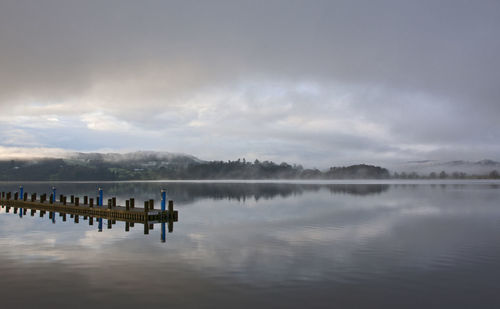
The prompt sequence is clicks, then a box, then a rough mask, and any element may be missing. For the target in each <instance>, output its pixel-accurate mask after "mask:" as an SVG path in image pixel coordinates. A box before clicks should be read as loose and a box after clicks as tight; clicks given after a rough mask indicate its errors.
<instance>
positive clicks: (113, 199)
mask: <svg viewBox="0 0 500 309" xmlns="http://www.w3.org/2000/svg"><path fill="white" fill-rule="evenodd" d="M111 200H112V202H113V207H116V197H113V198H112V199H111Z"/></svg>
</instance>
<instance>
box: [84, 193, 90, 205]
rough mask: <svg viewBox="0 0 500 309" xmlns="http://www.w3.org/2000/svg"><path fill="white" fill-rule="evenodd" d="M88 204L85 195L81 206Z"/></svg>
mask: <svg viewBox="0 0 500 309" xmlns="http://www.w3.org/2000/svg"><path fill="white" fill-rule="evenodd" d="M88 203H89V197H88V196H86V195H85V196H84V197H83V205H87V204H88Z"/></svg>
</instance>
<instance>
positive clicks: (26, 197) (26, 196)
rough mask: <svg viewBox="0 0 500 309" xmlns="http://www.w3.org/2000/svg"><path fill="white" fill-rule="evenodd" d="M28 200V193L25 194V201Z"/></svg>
mask: <svg viewBox="0 0 500 309" xmlns="http://www.w3.org/2000/svg"><path fill="white" fill-rule="evenodd" d="M27 200H28V193H27V192H24V196H23V201H27Z"/></svg>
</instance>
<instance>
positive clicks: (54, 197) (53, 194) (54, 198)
mask: <svg viewBox="0 0 500 309" xmlns="http://www.w3.org/2000/svg"><path fill="white" fill-rule="evenodd" d="M52 203H54V204H55V203H56V187H52Z"/></svg>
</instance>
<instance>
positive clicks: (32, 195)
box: [31, 193, 36, 202]
mask: <svg viewBox="0 0 500 309" xmlns="http://www.w3.org/2000/svg"><path fill="white" fill-rule="evenodd" d="M31 201H32V202H36V193H33V194H31Z"/></svg>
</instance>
